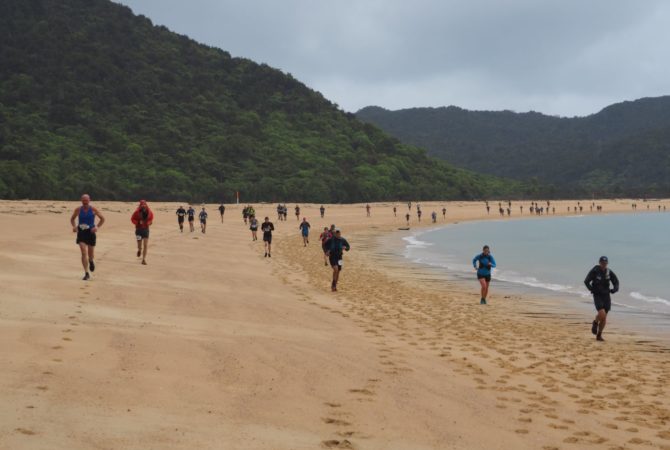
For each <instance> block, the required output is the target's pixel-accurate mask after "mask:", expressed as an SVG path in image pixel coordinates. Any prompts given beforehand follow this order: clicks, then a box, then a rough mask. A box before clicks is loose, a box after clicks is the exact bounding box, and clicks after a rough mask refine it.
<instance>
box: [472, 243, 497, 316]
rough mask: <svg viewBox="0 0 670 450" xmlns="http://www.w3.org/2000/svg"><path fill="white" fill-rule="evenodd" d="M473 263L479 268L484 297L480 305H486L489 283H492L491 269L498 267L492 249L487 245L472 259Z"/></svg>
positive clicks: (478, 276) (478, 274)
mask: <svg viewBox="0 0 670 450" xmlns="http://www.w3.org/2000/svg"><path fill="white" fill-rule="evenodd" d="M472 265H473V266H474V268H475V269H477V279H478V280H479V284H480V285H481V286H482V298H481V300H480V301H479V304H480V305H486V297H487V296H488V295H489V285H490V284H491V269H493V268H494V267H496V260H495V259H494V258H493V255H492V254H491V249H490V248H489V246H488V245H485V246H484V248H483V249H482V253H480V254H479V255H477V256H475V257H474V258H473V259H472Z"/></svg>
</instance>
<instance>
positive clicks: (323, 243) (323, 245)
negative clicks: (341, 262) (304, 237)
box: [319, 227, 333, 267]
mask: <svg viewBox="0 0 670 450" xmlns="http://www.w3.org/2000/svg"><path fill="white" fill-rule="evenodd" d="M332 237H333V235H332V233H331V232H330V230H328V227H323V233H321V234H320V235H319V240H320V241H321V249H322V250H323V265H324V266H326V267H328V249H327V248H326V242H327V241H328V239H330V238H332Z"/></svg>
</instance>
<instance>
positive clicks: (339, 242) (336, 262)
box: [324, 228, 351, 292]
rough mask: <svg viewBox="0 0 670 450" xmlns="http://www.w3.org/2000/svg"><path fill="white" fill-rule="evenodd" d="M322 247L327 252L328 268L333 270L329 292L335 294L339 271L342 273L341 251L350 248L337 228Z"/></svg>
mask: <svg viewBox="0 0 670 450" xmlns="http://www.w3.org/2000/svg"><path fill="white" fill-rule="evenodd" d="M324 246H325V247H326V249H327V252H328V253H327V255H328V260H329V261H330V266H331V267H332V268H333V283H332V284H331V290H332V291H333V292H337V282H338V281H339V279H340V271H342V255H343V250H344V251H347V252H348V251H349V250H350V249H351V247H350V246H349V243H348V242H347V240H346V239H344V238H343V237H342V233H341V232H340V229H339V228H335V233H334V235H333V236H332V237H331V238H330V239H328V240H327V241H326V242H325V244H324Z"/></svg>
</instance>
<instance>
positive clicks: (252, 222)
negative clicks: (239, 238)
mask: <svg viewBox="0 0 670 450" xmlns="http://www.w3.org/2000/svg"><path fill="white" fill-rule="evenodd" d="M249 229H250V230H251V240H252V241H257V240H258V235H257V233H258V220H257V219H256V216H251V217H250V218H249Z"/></svg>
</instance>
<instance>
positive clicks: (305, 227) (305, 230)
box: [298, 217, 311, 247]
mask: <svg viewBox="0 0 670 450" xmlns="http://www.w3.org/2000/svg"><path fill="white" fill-rule="evenodd" d="M310 227H311V225H310V224H309V222H307V217H303V218H302V222H301V223H300V225H299V226H298V228H299V229H300V234H301V235H302V244H303V246H304V247H307V244H309V229H310Z"/></svg>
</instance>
